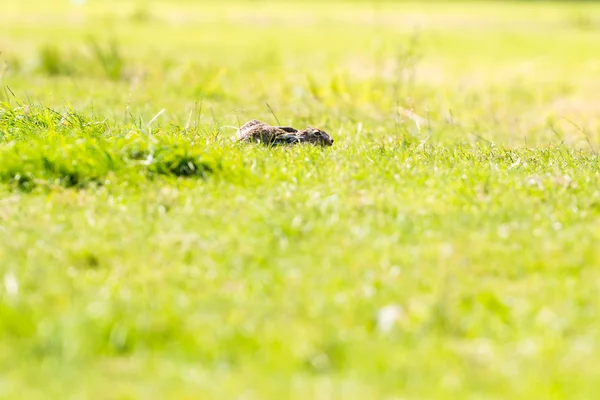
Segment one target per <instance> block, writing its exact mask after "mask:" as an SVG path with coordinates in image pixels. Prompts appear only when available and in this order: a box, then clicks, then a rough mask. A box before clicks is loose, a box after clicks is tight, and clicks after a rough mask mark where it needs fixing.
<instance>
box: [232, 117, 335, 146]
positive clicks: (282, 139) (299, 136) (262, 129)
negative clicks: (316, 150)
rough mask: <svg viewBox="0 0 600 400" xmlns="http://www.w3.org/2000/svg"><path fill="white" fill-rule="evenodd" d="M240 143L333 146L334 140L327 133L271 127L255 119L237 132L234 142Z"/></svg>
mask: <svg viewBox="0 0 600 400" xmlns="http://www.w3.org/2000/svg"><path fill="white" fill-rule="evenodd" d="M236 139H237V141H239V142H259V143H262V144H265V145H281V144H298V143H310V144H314V145H321V146H332V145H333V139H332V138H331V136H329V135H328V134H327V133H326V132H324V131H322V130H320V129H316V128H307V129H302V130H297V129H294V128H292V127H290V126H271V125H269V124H266V123H264V122H261V121H259V120H256V119H253V120H251V121H248V122H246V123H245V124H244V125H242V126H241V127H240V128H239V129H238V130H237V132H236V135H235V138H234V140H236Z"/></svg>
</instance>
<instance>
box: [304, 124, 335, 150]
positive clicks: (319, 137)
mask: <svg viewBox="0 0 600 400" xmlns="http://www.w3.org/2000/svg"><path fill="white" fill-rule="evenodd" d="M298 134H300V136H301V137H302V139H303V140H302V141H303V142H310V143H314V144H320V145H321V146H333V139H332V138H331V136H329V135H328V134H327V132H324V131H322V130H320V129H316V128H306V129H303V130H301V131H299V132H298Z"/></svg>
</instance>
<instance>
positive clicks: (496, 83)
mask: <svg viewBox="0 0 600 400" xmlns="http://www.w3.org/2000/svg"><path fill="white" fill-rule="evenodd" d="M599 11H600V7H599V6H598V5H597V4H595V3H594V2H543V1H534V2H502V1H494V2H418V1H413V2H410V1H408V2H405V1H386V2H384V1H328V2H292V1H288V2H279V1H239V0H238V1H232V2H209V1H183V0H176V1H146V2H143V1H95V0H88V1H84V0H73V1H60V2H48V1H40V0H37V1H36V0H25V1H18V2H17V1H12V2H3V5H2V12H1V13H0V26H1V28H0V32H1V34H0V48H1V49H2V54H1V55H0V68H1V73H0V79H2V84H3V85H9V87H10V88H11V89H12V90H13V91H15V94H17V95H18V96H20V97H21V98H30V99H32V100H34V101H38V102H42V103H44V104H49V105H54V106H64V105H67V104H68V105H70V106H72V107H74V108H76V109H78V110H88V111H90V110H92V109H93V110H95V111H94V112H96V113H98V114H108V115H111V116H112V117H113V118H115V116H114V115H113V114H115V113H116V114H119V115H126V114H130V113H131V114H133V115H135V116H141V117H143V118H146V119H149V118H151V117H152V116H153V115H155V114H156V113H157V111H158V110H161V109H163V108H165V109H166V114H165V115H166V116H168V117H167V120H169V121H171V122H173V123H175V124H182V123H183V122H182V121H183V120H185V118H186V117H187V115H188V114H189V110H190V109H191V108H193V107H194V105H195V104H197V103H200V102H202V104H203V107H204V108H205V110H211V114H210V115H209V114H205V118H203V119H202V121H201V122H203V121H204V122H207V123H208V122H209V120H210V119H211V118H212V124H213V125H214V124H215V123H217V124H223V125H236V124H238V123H239V122H240V121H241V120H244V119H249V118H251V117H252V118H254V117H256V118H265V119H267V118H270V117H271V113H270V111H269V110H268V108H267V107H266V105H265V104H266V103H269V104H270V105H271V106H272V107H273V108H274V109H275V110H276V111H277V112H279V113H280V114H281V118H280V119H283V120H285V121H287V122H296V121H297V122H298V123H301V124H303V123H311V124H316V125H319V124H320V125H325V126H328V125H330V124H331V121H333V120H335V121H336V123H335V127H334V128H333V129H334V130H338V131H339V133H340V134H343V132H344V131H348V130H351V131H356V130H357V126H358V124H359V122H360V123H362V125H361V126H362V130H361V131H366V130H369V131H370V132H371V133H372V134H374V135H378V132H379V134H380V135H382V134H384V132H385V131H389V129H390V127H391V126H393V125H394V124H396V123H397V120H398V119H399V118H400V119H402V120H406V119H407V118H408V119H409V120H410V117H411V116H412V117H414V118H413V119H418V118H420V119H418V120H425V119H428V120H429V123H430V128H431V129H433V128H434V127H436V126H437V128H438V130H439V129H442V130H444V134H443V135H441V138H440V139H441V140H445V139H450V140H456V139H457V138H472V135H470V134H469V133H468V132H471V131H473V130H476V131H477V132H479V133H478V135H480V136H481V137H485V138H487V139H488V140H496V141H501V142H505V143H510V144H523V143H525V142H526V140H525V138H527V140H528V142H527V143H530V144H532V143H547V142H548V141H549V140H552V139H555V138H556V132H555V131H556V130H557V129H558V130H560V129H562V130H563V131H565V132H564V133H565V135H566V136H567V137H566V138H564V140H565V141H567V142H569V143H571V144H572V145H573V146H580V145H583V143H582V139H581V135H578V134H577V133H576V132H573V135H571V134H567V133H568V132H566V131H569V132H570V131H571V130H572V126H571V125H572V124H570V123H569V122H565V121H564V118H563V117H568V118H569V119H570V120H573V121H577V126H579V127H580V128H582V129H583V127H586V129H589V130H591V131H595V130H596V128H597V122H596V121H597V117H598V115H597V111H596V110H597V107H596V106H595V105H596V103H597V101H598V96H599V95H598V93H600V90H599V89H600V83H599V81H598V78H597V76H598V73H599V72H600V65H599V61H598V59H597V56H596V53H597V43H599V39H600V17H599V16H600V13H599ZM4 92H6V91H4ZM1 95H2V96H4V97H5V98H6V96H7V95H6V93H3V94H1ZM411 113H414V114H411ZM407 115H408V117H407ZM417 117H418V118H417ZM282 122H283V121H282ZM409 122H410V121H409ZM448 124H451V126H452V129H446V128H447V126H448ZM570 126H571V128H570ZM413 128H414V127H412V128H410V127H407V129H413Z"/></svg>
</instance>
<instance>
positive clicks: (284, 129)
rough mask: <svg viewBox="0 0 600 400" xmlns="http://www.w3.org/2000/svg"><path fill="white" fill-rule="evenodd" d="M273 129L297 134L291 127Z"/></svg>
mask: <svg viewBox="0 0 600 400" xmlns="http://www.w3.org/2000/svg"><path fill="white" fill-rule="evenodd" d="M275 128H277V129H281V130H282V131H286V132H289V133H296V132H298V130H297V129H294V128H292V127H291V126H276V127H275Z"/></svg>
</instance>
